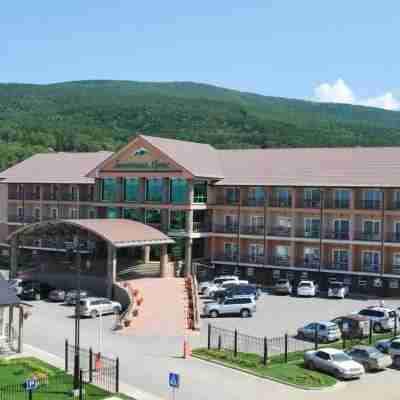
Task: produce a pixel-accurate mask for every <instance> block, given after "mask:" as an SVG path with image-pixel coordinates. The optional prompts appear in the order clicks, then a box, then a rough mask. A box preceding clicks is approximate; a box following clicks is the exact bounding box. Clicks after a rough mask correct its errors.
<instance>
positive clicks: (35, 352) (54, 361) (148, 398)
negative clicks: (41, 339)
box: [18, 344, 164, 400]
mask: <svg viewBox="0 0 400 400" xmlns="http://www.w3.org/2000/svg"><path fill="white" fill-rule="evenodd" d="M18 357H35V358H38V359H40V360H42V361H44V362H47V363H48V364H50V365H53V366H54V367H57V368H60V369H62V370H64V366H65V365H64V360H63V359H62V358H60V357H57V356H55V355H54V354H51V353H48V352H47V351H43V350H41V349H38V348H37V347H33V346H30V345H28V344H24V352H23V353H22V354H21V355H18ZM119 387H120V392H121V394H125V395H127V396H130V397H132V398H133V399H134V400H164V399H163V398H161V397H158V396H155V395H153V394H151V393H147V392H143V391H142V390H140V389H138V388H136V387H134V386H131V385H129V384H127V383H125V382H120V383H119ZM118 398H119V397H118V395H114V396H112V397H110V400H111V399H118Z"/></svg>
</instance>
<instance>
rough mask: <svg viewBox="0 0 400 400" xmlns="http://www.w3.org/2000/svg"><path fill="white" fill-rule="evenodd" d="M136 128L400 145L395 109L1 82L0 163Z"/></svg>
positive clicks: (110, 138)
mask: <svg viewBox="0 0 400 400" xmlns="http://www.w3.org/2000/svg"><path fill="white" fill-rule="evenodd" d="M137 132H141V133H145V134H150V135H151V134H153V135H157V136H165V137H172V138H177V139H187V140H194V141H201V142H207V143H210V144H212V145H214V146H216V147H221V148H248V147H283V146H284V147H287V146H356V145H357V146H372V145H375V146H383V145H389V146H393V145H400V112H395V111H385V110H380V109H376V108H368V107H361V106H350V105H341V104H321V103H313V102H308V101H303V100H292V99H284V98H279V97H268V96H261V95H257V94H251V93H244V92H239V91H235V90H229V89H223V88H219V87H216V86H211V85H205V84H198V83H192V82H171V83H157V82H154V83H153V82H131V81H78V82H66V83H58V84H51V85H29V84H0V169H4V168H6V167H8V166H9V165H11V164H12V163H15V162H16V161H17V160H21V159H24V158H26V157H27V156H29V155H31V154H32V153H35V152H39V151H41V152H43V151H96V150H100V149H112V150H115V149H117V148H118V147H120V146H121V145H123V144H125V143H126V142H127V141H128V140H129V139H130V138H132V137H133V136H134V135H135V134H136V133H137Z"/></svg>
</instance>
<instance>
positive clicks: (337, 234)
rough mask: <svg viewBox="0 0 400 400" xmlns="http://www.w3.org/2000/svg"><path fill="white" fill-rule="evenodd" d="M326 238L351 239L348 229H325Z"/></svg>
mask: <svg viewBox="0 0 400 400" xmlns="http://www.w3.org/2000/svg"><path fill="white" fill-rule="evenodd" d="M324 239H333V240H350V232H346V231H343V232H342V231H325V234H324Z"/></svg>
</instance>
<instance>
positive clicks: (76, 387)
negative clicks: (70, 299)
mask: <svg viewBox="0 0 400 400" xmlns="http://www.w3.org/2000/svg"><path fill="white" fill-rule="evenodd" d="M74 252H75V264H76V265H75V267H76V279H77V289H78V292H77V296H76V299H75V349H74V390H79V386H80V384H79V380H80V343H79V342H80V322H81V313H80V302H81V253H80V252H79V242H78V241H74Z"/></svg>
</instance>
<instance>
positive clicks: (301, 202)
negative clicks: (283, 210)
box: [297, 199, 321, 208]
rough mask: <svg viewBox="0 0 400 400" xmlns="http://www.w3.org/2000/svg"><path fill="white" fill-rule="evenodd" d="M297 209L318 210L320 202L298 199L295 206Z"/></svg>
mask: <svg viewBox="0 0 400 400" xmlns="http://www.w3.org/2000/svg"><path fill="white" fill-rule="evenodd" d="M297 207H298V208H320V207H321V201H320V200H311V199H300V200H299V203H298V204H297Z"/></svg>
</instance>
